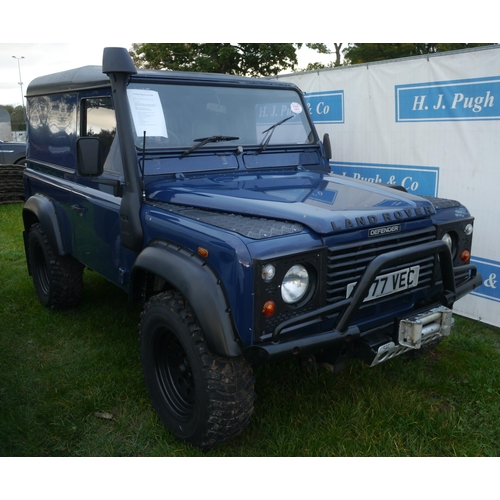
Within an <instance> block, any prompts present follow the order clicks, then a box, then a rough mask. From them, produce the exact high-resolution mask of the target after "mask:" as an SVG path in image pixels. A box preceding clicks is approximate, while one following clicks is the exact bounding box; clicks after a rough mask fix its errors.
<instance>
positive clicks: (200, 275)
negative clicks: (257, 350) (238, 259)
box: [130, 241, 242, 357]
mask: <svg viewBox="0 0 500 500" xmlns="http://www.w3.org/2000/svg"><path fill="white" fill-rule="evenodd" d="M146 272H150V273H152V274H155V275H157V276H159V277H161V278H163V279H164V280H165V281H166V282H167V283H168V284H169V285H171V286H172V287H174V288H176V289H177V290H178V291H179V292H180V293H182V295H183V296H184V297H185V298H186V300H187V301H188V303H189V305H190V307H191V309H192V310H193V311H194V313H195V315H196V317H197V319H198V322H199V323H200V327H201V329H202V330H203V334H204V336H205V339H206V341H207V344H208V346H209V348H210V349H211V351H212V352H213V353H214V354H219V355H221V356H228V357H235V356H241V355H242V349H241V347H240V342H239V338H238V335H237V333H236V329H235V327H234V324H233V321H232V316H231V310H230V307H229V304H228V301H227V300H226V297H225V294H224V290H223V287H222V284H221V281H220V280H219V278H218V277H217V275H216V274H215V272H214V271H213V269H212V268H211V267H210V266H209V265H208V264H207V262H206V261H205V260H203V259H201V258H200V257H199V256H198V255H196V254H194V253H193V252H191V251H190V250H187V249H185V248H182V247H179V246H177V245H174V244H170V243H168V242H165V241H155V242H154V243H152V244H151V245H149V246H148V247H146V248H145V249H144V250H143V251H142V252H141V253H140V254H139V256H138V257H137V259H136V261H135V263H134V266H133V268H132V271H131V275H130V291H131V294H130V295H131V299H132V300H133V301H138V300H139V299H140V296H139V295H140V287H141V283H142V277H143V276H144V273H146Z"/></svg>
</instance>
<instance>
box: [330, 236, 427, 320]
mask: <svg viewBox="0 0 500 500" xmlns="http://www.w3.org/2000/svg"><path fill="white" fill-rule="evenodd" d="M435 239H436V234H435V229H434V227H431V228H425V229H421V230H418V231H412V232H409V233H399V234H397V235H394V236H384V237H382V238H377V239H373V240H369V241H367V240H364V241H361V242H356V243H352V244H347V245H337V246H331V247H329V248H328V266H327V269H328V272H327V303H328V304H335V303H336V302H339V301H341V300H344V299H345V298H346V296H347V286H348V285H349V283H354V282H358V281H359V280H360V279H361V276H362V275H363V273H364V271H365V269H366V267H367V266H368V264H369V263H370V262H371V261H372V260H373V259H374V258H375V257H377V256H378V255H381V254H385V253H387V252H391V251H393V250H400V249H403V248H408V247H411V246H414V245H418V244H421V243H426V242H430V241H434V240H435ZM434 262H435V258H434V256H431V257H426V258H423V259H419V260H415V261H412V263H411V265H412V266H414V265H419V266H420V275H419V282H418V285H417V287H416V288H412V289H411V290H407V291H406V292H400V293H398V294H395V295H389V296H385V297H382V298H380V299H377V300H373V301H370V302H367V303H365V304H363V305H362V306H361V308H360V311H359V313H358V316H357V318H358V319H359V318H361V317H363V316H367V315H368V314H373V311H374V309H375V308H377V307H378V309H379V312H382V311H383V310H390V309H395V308H397V307H400V306H403V305H405V304H406V303H410V299H411V297H410V296H411V295H413V294H414V292H415V291H416V290H423V289H425V288H427V287H431V286H432V285H433V284H434ZM406 267H408V264H403V265H400V266H394V267H388V268H386V269H384V270H383V271H382V273H383V274H387V273H391V272H394V271H398V270H400V269H404V268H406ZM405 296H406V298H405ZM384 303H386V304H385V306H384Z"/></svg>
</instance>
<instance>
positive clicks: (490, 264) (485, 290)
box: [471, 257, 500, 302]
mask: <svg viewBox="0 0 500 500" xmlns="http://www.w3.org/2000/svg"><path fill="white" fill-rule="evenodd" d="M471 263H472V264H474V265H475V266H476V267H477V270H478V271H479V272H480V273H481V276H482V277H483V285H482V286H481V287H479V288H478V289H477V290H474V291H473V292H471V295H476V296H477V297H482V298H483V299H489V300H493V301H495V302H500V262H498V261H495V260H489V259H483V258H481V257H472V258H471Z"/></svg>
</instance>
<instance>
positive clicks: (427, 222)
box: [23, 48, 481, 448]
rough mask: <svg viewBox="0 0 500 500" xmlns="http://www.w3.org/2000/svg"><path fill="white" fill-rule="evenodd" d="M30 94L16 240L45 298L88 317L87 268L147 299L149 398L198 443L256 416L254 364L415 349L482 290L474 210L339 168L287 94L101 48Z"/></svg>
mask: <svg viewBox="0 0 500 500" xmlns="http://www.w3.org/2000/svg"><path fill="white" fill-rule="evenodd" d="M27 103H28V104H27V118H28V137H29V141H28V144H27V160H26V161H27V167H26V169H25V172H24V189H25V197H26V203H25V205H24V209H23V220H24V233H23V234H24V244H25V249H26V257H27V267H28V272H29V274H30V275H31V276H32V278H33V284H34V289H35V291H36V294H37V295H38V298H39V300H40V302H41V304H43V305H44V306H46V307H48V308H50V309H54V310H55V309H65V308H70V307H76V306H78V304H79V303H80V302H81V300H82V299H83V286H84V273H83V271H84V268H89V269H92V270H93V271H95V272H96V273H99V274H101V275H102V276H104V277H105V278H107V279H108V280H109V281H111V282H112V283H114V284H115V285H116V286H117V287H118V288H121V289H122V290H124V291H125V292H126V293H127V294H128V296H129V298H130V301H131V302H132V303H141V304H143V312H142V314H141V317H140V325H139V350H140V357H141V363H142V371H143V376H144V379H145V385H146V389H147V391H148V392H149V395H150V397H151V401H152V404H153V406H154V408H155V409H156V411H157V413H158V416H159V418H160V419H161V421H162V422H163V423H164V424H165V426H166V427H167V428H168V429H169V430H170V431H171V432H172V433H173V434H174V435H175V436H177V437H178V438H180V439H184V440H186V441H188V442H190V443H192V444H193V445H195V446H198V447H200V448H210V447H213V446H217V445H220V444H221V443H223V442H224V441H226V440H227V439H230V438H234V437H236V436H237V435H239V434H240V433H241V432H242V431H243V430H244V429H245V427H246V426H247V425H248V423H249V420H250V417H251V415H252V412H253V409H254V399H255V394H254V376H253V373H252V366H254V365H257V364H259V363H267V362H273V361H274V360H278V359H283V358H287V357H290V358H292V357H295V358H297V359H306V358H307V359H308V360H309V361H311V360H312V362H315V363H316V362H317V363H321V364H324V365H326V366H329V367H330V370H331V371H333V372H336V371H338V370H340V369H342V368H343V367H344V366H345V365H346V363H347V362H348V361H349V360H350V359H352V358H361V359H363V360H364V361H365V362H366V363H368V364H369V365H370V366H374V365H377V364H379V363H381V362H384V361H387V360H389V359H391V358H392V357H394V356H397V355H400V354H403V353H405V352H409V351H414V352H416V351H418V350H419V349H420V350H422V349H423V348H427V347H430V346H433V345H435V344H436V343H437V342H439V341H440V340H441V339H442V338H443V337H445V336H447V335H449V334H450V329H451V324H452V322H453V320H452V313H451V310H452V307H453V304H454V302H455V301H456V300H458V299H459V298H460V297H463V296H464V295H466V294H467V293H469V292H470V291H472V290H474V288H475V287H477V286H479V285H480V284H481V276H479V274H478V273H477V272H476V268H475V267H474V266H473V265H471V264H470V262H469V258H470V252H471V245H472V232H473V217H472V216H470V214H469V212H468V211H467V209H466V208H465V207H463V206H462V205H461V204H460V203H459V202H456V201H452V200H441V199H437V198H422V197H418V196H415V195H411V194H408V193H406V192H403V191H401V190H398V189H393V188H391V187H390V186H382V185H379V184H377V185H373V184H368V183H365V182H363V181H356V180H353V179H348V178H346V177H342V176H336V175H333V174H331V172H330V167H329V157H330V156H331V152H330V143H329V138H328V136H324V137H322V138H320V137H319V136H318V133H317V131H316V129H315V128H314V125H313V123H312V121H311V118H310V116H309V112H308V111H307V106H306V104H305V102H304V99H303V95H302V92H301V91H300V90H299V89H298V88H297V87H296V86H295V85H293V84H289V83H284V82H281V81H279V82H278V81H271V80H266V79H252V78H243V77H236V76H228V75H215V74H201V73H188V72H175V71H149V70H139V69H137V68H136V67H135V66H134V64H133V62H132V59H131V58H130V56H129V54H128V52H127V51H126V50H125V49H119V48H106V49H105V50H104V54H103V64H102V67H100V66H99V67H97V66H85V67H82V68H77V69H73V70H68V71H65V72H62V73H57V74H53V75H47V76H43V77H40V78H37V79H35V80H33V81H32V82H31V83H30V85H29V87H28V90H27ZM388 207H397V210H391V209H390V208H388ZM457 208H459V210H457ZM458 212H459V215H460V216H458V215H457V214H458Z"/></svg>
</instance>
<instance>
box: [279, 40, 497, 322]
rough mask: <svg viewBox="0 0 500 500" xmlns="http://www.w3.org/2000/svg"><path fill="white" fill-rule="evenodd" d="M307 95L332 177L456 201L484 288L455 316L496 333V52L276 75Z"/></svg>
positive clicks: (478, 51)
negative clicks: (326, 142)
mask: <svg viewBox="0 0 500 500" xmlns="http://www.w3.org/2000/svg"><path fill="white" fill-rule="evenodd" d="M278 78H279V79H282V80H286V81H290V82H293V83H295V84H296V85H297V86H298V87H300V88H301V89H302V90H303V91H304V92H305V93H306V101H307V103H308V107H309V111H310V113H311V116H312V117H313V120H314V122H315V124H316V126H317V128H318V131H319V133H320V136H322V135H323V133H325V132H328V133H329V134H330V139H331V142H332V152H333V157H332V161H331V163H330V165H331V168H332V171H333V172H334V173H338V174H341V175H347V176H350V177H354V178H358V179H363V180H367V181H370V182H381V183H391V184H399V185H403V186H404V187H405V188H407V189H408V191H409V192H411V193H414V194H422V195H429V196H439V197H442V198H449V199H454V200H458V201H460V202H461V203H463V204H464V205H465V206H466V207H467V208H468V209H469V211H470V212H471V214H472V215H473V216H474V217H475V218H476V220H475V225H474V227H475V231H474V239H473V248H472V262H473V263H474V264H475V265H476V266H477V267H478V269H479V271H480V272H481V274H482V276H483V280H484V281H483V286H482V287H480V288H479V289H477V290H476V291H474V292H473V293H472V294H470V295H468V296H467V297H464V298H463V299H461V300H459V301H458V302H457V303H456V305H455V308H454V309H455V311H456V312H457V313H458V314H461V315H463V316H467V317H470V318H474V319H479V320H481V321H483V322H485V323H489V324H492V325H495V326H500V251H499V246H500V230H499V221H500V203H499V202H498V199H497V196H499V195H500V139H499V137H500V47H497V46H492V47H487V48H481V49H474V50H466V51H457V52H451V53H443V54H436V55H433V56H429V57H426V56H424V57H415V58H407V59H400V60H397V59H396V60H392V61H384V62H380V63H370V64H366V65H356V66H345V67H341V68H333V69H328V70H320V71H313V72H307V73H296V74H290V75H282V76H279V77H278Z"/></svg>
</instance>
